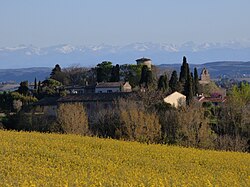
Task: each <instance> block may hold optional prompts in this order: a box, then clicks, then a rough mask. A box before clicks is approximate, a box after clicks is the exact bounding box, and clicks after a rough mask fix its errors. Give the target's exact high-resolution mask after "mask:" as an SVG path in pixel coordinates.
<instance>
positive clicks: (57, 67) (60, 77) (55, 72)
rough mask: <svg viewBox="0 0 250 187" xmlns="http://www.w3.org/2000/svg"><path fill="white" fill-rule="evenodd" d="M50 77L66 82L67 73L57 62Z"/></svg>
mask: <svg viewBox="0 0 250 187" xmlns="http://www.w3.org/2000/svg"><path fill="white" fill-rule="evenodd" d="M50 78H51V79H54V80H57V81H59V82H61V83H63V82H64V79H65V74H64V73H63V72H62V69H61V67H60V65H59V64H56V65H55V67H54V68H53V69H52V72H51V73H50Z"/></svg>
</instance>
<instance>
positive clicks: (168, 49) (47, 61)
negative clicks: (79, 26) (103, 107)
mask: <svg viewBox="0 0 250 187" xmlns="http://www.w3.org/2000/svg"><path fill="white" fill-rule="evenodd" d="M182 56H186V57H187V58H188V61H189V62H190V63H192V64H202V63H205V62H214V61H229V60H230V61H249V60H250V41H249V42H246V43H237V42H231V43H203V44H196V43H194V42H186V43H184V44H182V45H175V44H166V43H152V42H145V43H132V44H127V45H123V46H118V45H117V46H115V45H106V44H100V45H87V46H84V45H82V46H74V45H70V44H62V45H54V46H49V47H43V48H39V47H36V46H33V45H19V46H16V47H2V48H0V68H1V69H3V68H4V69H9V68H13V67H15V68H27V67H53V66H54V65H55V64H60V65H61V66H70V65H73V64H79V65H81V66H86V67H91V66H94V65H96V64H98V63H100V62H102V61H105V60H107V61H111V62H113V63H115V64H125V63H130V64H132V63H135V59H138V58H140V57H149V58H151V59H152V60H153V63H154V64H156V65H158V64H173V63H181V62H182Z"/></svg>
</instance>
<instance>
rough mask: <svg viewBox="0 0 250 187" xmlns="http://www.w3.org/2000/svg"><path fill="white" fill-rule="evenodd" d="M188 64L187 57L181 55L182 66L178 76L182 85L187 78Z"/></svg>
mask: <svg viewBox="0 0 250 187" xmlns="http://www.w3.org/2000/svg"><path fill="white" fill-rule="evenodd" d="M189 73H190V72H189V65H188V63H187V58H186V57H185V56H184V57H183V62H182V66H181V72H180V77H179V81H180V82H181V83H182V84H183V85H184V84H185V82H186V81H187V79H188V75H189Z"/></svg>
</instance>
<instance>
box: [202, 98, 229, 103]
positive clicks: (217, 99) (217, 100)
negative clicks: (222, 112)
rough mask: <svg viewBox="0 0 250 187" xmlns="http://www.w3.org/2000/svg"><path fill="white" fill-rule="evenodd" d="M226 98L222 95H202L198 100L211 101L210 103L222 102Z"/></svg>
mask: <svg viewBox="0 0 250 187" xmlns="http://www.w3.org/2000/svg"><path fill="white" fill-rule="evenodd" d="M225 101H226V98H222V97H202V98H200V99H199V102H212V103H224V102H225Z"/></svg>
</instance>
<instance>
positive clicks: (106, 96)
mask: <svg viewBox="0 0 250 187" xmlns="http://www.w3.org/2000/svg"><path fill="white" fill-rule="evenodd" d="M130 95H131V94H130V93H122V92H120V93H119V92H118V93H84V94H82V95H67V96H65V97H61V98H60V99H58V100H57V102H62V103H64V102H88V101H114V100H116V99H119V98H127V97H129V96H130Z"/></svg>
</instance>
